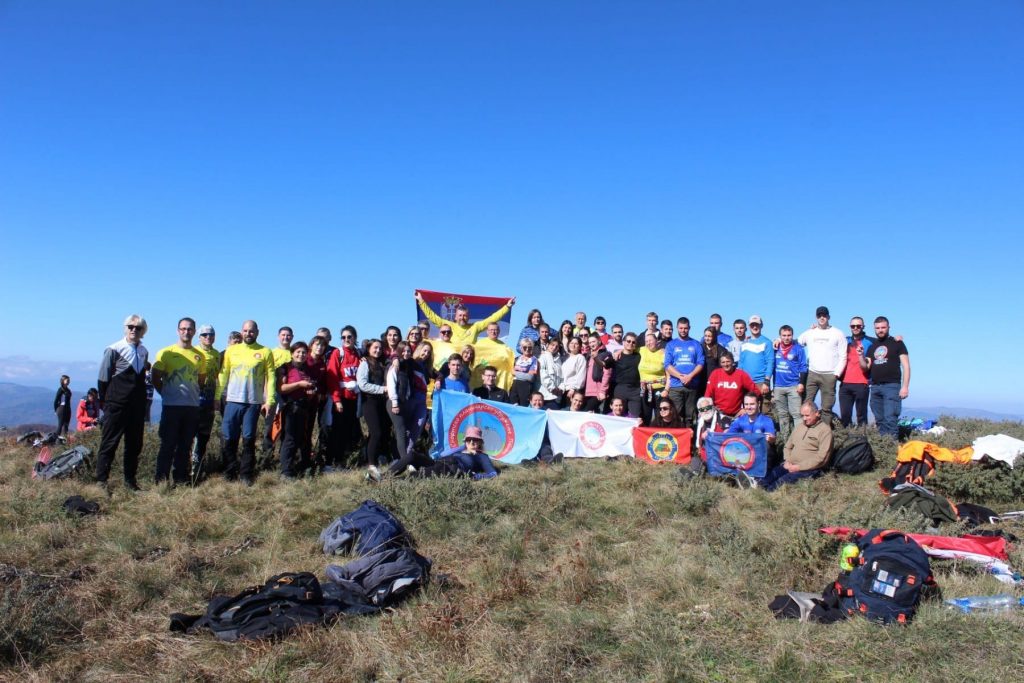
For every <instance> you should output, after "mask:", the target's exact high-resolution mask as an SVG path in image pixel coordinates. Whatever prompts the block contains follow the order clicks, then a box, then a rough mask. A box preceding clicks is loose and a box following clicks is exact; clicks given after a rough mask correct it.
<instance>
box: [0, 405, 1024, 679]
mask: <svg viewBox="0 0 1024 683" xmlns="http://www.w3.org/2000/svg"><path fill="white" fill-rule="evenodd" d="M943 424H945V425H946V426H948V427H949V428H950V432H949V433H948V434H947V435H946V436H944V437H942V438H941V439H940V440H939V441H940V442H941V443H942V444H943V445H949V446H954V447H959V446H963V445H967V444H969V443H970V442H971V441H972V440H973V439H974V438H975V437H976V436H980V435H983V434H990V433H999V432H1002V433H1006V434H1010V435H1012V436H1016V437H1018V438H1024V425H1021V424H1020V423H991V422H984V421H979V420H955V419H946V420H944V421H943ZM872 439H873V445H874V447H875V452H876V455H877V456H878V458H879V465H878V468H877V470H876V471H875V472H873V473H868V474H864V475H860V476H857V477H849V476H844V477H838V476H835V475H827V476H825V477H823V478H820V479H818V480H815V481H811V482H807V483H802V484H800V485H796V486H789V487H784V488H783V489H782V490H780V491H778V492H776V493H773V494H766V493H765V492H763V491H756V490H755V491H749V490H739V489H735V488H731V487H729V486H728V485H727V484H725V483H723V482H719V481H712V480H706V479H705V480H696V481H692V480H691V481H687V480H683V479H680V478H678V477H677V476H675V475H674V473H673V467H672V466H657V467H656V466H650V465H647V464H645V463H642V462H632V461H611V462H606V461H573V462H567V463H566V464H564V465H558V466H554V467H549V468H539V469H527V468H522V467H511V468H509V469H507V470H506V471H505V472H504V473H503V475H502V476H501V477H499V478H498V479H497V480H492V481H484V482H468V481H464V480H433V481H392V482H386V483H384V484H382V485H380V486H376V487H372V488H371V487H370V486H369V485H367V484H366V483H365V482H364V481H363V479H362V474H361V473H360V472H351V473H344V474H335V475H328V476H326V477H322V478H319V479H315V480H311V481H300V482H298V483H292V484H282V483H279V482H278V480H277V477H276V476H273V475H270V474H266V475H264V476H263V477H262V478H261V479H260V480H259V481H258V482H257V485H256V486H255V487H254V488H252V489H246V488H244V487H242V486H241V485H239V484H228V483H225V482H223V481H221V480H220V478H219V477H214V478H213V479H212V480H210V481H209V482H206V483H205V484H204V485H202V486H201V487H199V488H197V489H193V490H189V489H179V490H174V491H166V490H158V489H156V488H155V487H153V485H152V482H151V481H149V482H148V484H147V481H146V480H147V478H151V477H152V468H153V458H154V453H155V449H156V445H157V439H156V435H155V434H153V433H150V434H147V442H146V450H145V453H144V457H143V464H142V469H141V470H140V473H141V474H142V477H140V478H141V479H142V482H143V486H144V487H146V488H147V491H145V492H144V493H141V494H138V495H130V494H128V493H126V492H125V491H124V490H123V489H117V490H116V491H115V493H114V495H113V497H112V498H109V499H107V498H106V497H101V495H100V492H99V490H98V489H97V488H96V487H95V486H93V485H90V484H88V483H87V482H86V481H83V480H70V481H62V482H35V481H32V480H31V479H29V477H28V472H29V469H30V467H31V462H32V459H33V453H32V451H31V450H30V449H27V448H24V447H16V446H14V445H13V443H10V444H7V445H4V446H3V447H2V451H0V500H3V501H4V504H3V505H0V590H2V597H0V679H2V680H12V681H13V680H17V681H32V680H39V681H51V680H69V681H71V680H74V681H121V680H125V681H135V680H139V681H142V680H145V681H149V680H154V679H155V680H203V681H224V680H227V681H249V680H253V681H255V680H259V681H264V680H280V681H286V680H296V681H347V680H354V681H369V680H408V681H437V680H442V681H453V682H454V681H458V682H462V681H569V680H573V681H601V682H602V683H609V682H611V681H633V680H647V681H670V680H699V681H734V680H778V681H815V682H817V681H821V680H843V681H852V680H861V679H873V680H899V681H950V680H989V681H1008V680H1014V679H1017V678H1019V676H1020V672H1021V671H1022V670H1024V669H1022V667H1024V651H1022V649H1021V642H1022V641H1024V614H1022V613H1015V614H1012V615H1004V616H998V617H993V618H978V617H970V616H960V615H957V614H953V613H950V612H947V611H945V610H944V609H942V607H941V605H939V604H937V603H930V604H926V605H924V606H923V607H922V609H921V610H920V612H919V614H918V617H917V619H916V620H915V621H914V622H913V623H912V624H911V625H910V626H908V627H889V628H883V627H879V626H875V625H872V624H869V623H866V622H865V621H863V620H860V619H856V620H852V621H848V622H845V623H841V624H837V625H834V626H818V625H806V624H800V623H796V622H791V621H776V620H775V619H774V618H773V617H772V615H771V613H770V612H769V611H768V609H767V604H768V602H769V601H770V600H771V598H772V597H773V596H774V595H776V594H778V593H784V592H785V590H786V589H787V588H793V589H797V590H811V591H817V590H821V589H822V588H823V587H824V585H825V584H826V583H827V582H829V581H831V580H832V579H834V578H835V576H836V574H837V572H838V562H837V559H838V549H839V541H837V540H835V539H832V538H828V537H825V536H823V535H821V534H819V533H818V532H817V528H818V527H819V526H823V525H832V524H835V525H839V524H842V525H849V526H884V527H896V528H901V529H904V530H908V531H914V530H923V529H924V528H925V526H926V525H925V523H924V522H923V521H922V520H920V519H919V518H916V517H914V516H911V515H908V514H896V513H893V512H891V511H885V510H884V509H883V507H882V501H883V496H882V495H881V494H880V492H879V490H878V488H877V485H876V482H877V480H878V479H879V478H880V477H881V476H883V474H884V473H888V472H889V471H890V470H891V469H892V467H893V464H894V463H895V454H896V446H895V443H894V442H892V441H888V440H885V439H881V438H879V437H878V436H877V434H873V435H872ZM96 441H97V436H96V435H87V436H86V438H85V443H86V444H87V445H89V446H91V447H93V448H95V445H96ZM119 476H120V475H119V473H117V472H115V473H114V474H113V475H112V477H111V481H118V478H119ZM934 487H935V488H936V489H937V490H940V491H944V492H946V494H947V495H949V496H951V497H952V499H953V501H954V502H961V501H963V500H970V501H971V502H975V503H980V504H986V505H989V506H990V507H993V508H995V509H996V510H998V511H1005V510H1011V509H1013V510H1019V509H1024V467H1021V468H1019V469H1018V470H1015V471H1013V472H1012V473H1010V472H998V471H994V470H981V469H980V468H977V469H976V468H965V467H955V466H950V467H946V468H944V469H943V470H942V471H940V473H939V476H938V477H936V479H935V481H934ZM75 493H81V494H83V495H85V496H86V497H87V498H94V499H97V500H99V501H100V503H101V505H102V506H103V509H102V514H101V515H99V516H94V517H91V518H86V519H81V520H79V519H71V518H68V517H67V516H65V515H64V514H63V512H62V511H61V509H60V506H61V503H62V502H63V500H64V499H65V498H66V497H67V496H69V495H72V494H75ZM366 498H375V499H376V500H378V501H380V502H381V503H383V504H384V505H386V506H388V507H389V508H390V509H391V510H393V511H394V512H395V513H396V514H397V515H398V516H399V517H400V518H401V519H402V520H403V521H404V522H405V523H406V525H407V527H408V528H409V529H410V531H411V532H412V533H413V535H414V536H415V538H416V540H417V541H418V544H419V549H420V551H421V552H422V553H423V554H425V555H427V556H429V557H431V558H432V559H433V561H434V579H435V580H434V581H433V582H432V584H431V586H430V587H429V589H427V590H426V591H425V592H424V593H422V594H421V595H419V596H417V597H415V598H414V599H412V600H411V601H409V602H407V603H405V604H404V605H402V606H401V607H399V608H398V609H397V610H395V611H394V612H391V613H388V614H385V615H383V616H379V617H358V618H345V619H342V620H341V621H339V622H337V623H336V624H334V625H333V626H331V627H327V628H317V629H310V630H306V631H303V632H301V633H297V634H294V635H292V636H291V637H289V638H286V639H284V640H282V641H280V642H277V643H260V644H241V643H239V644H223V643H220V642H218V641H216V640H215V639H214V638H213V637H212V636H211V635H201V636H181V635H177V634H172V633H170V632H169V631H168V615H169V614H170V613H171V612H175V611H184V612H196V613H198V612H201V611H202V610H203V609H204V608H205V605H206V602H207V600H208V599H209V598H210V597H211V595H213V594H214V593H235V592H237V591H238V590H240V589H242V588H243V587H245V586H247V585H250V584H255V583H262V581H263V580H264V579H266V578H267V577H268V576H270V575H272V574H275V573H278V572H281V571H299V570H308V571H312V572H315V573H317V574H318V575H319V576H322V575H323V569H324V567H325V566H326V564H327V563H328V561H329V560H328V558H325V557H324V556H323V555H322V554H321V553H320V550H319V547H318V545H317V536H318V534H319V532H320V530H321V529H322V528H323V527H324V526H326V525H327V524H328V523H329V522H330V521H331V520H332V519H333V518H334V517H336V516H338V515H339V514H342V513H345V512H348V511H349V510H351V509H353V508H354V507H355V506H356V505H358V504H359V503H360V502H361V501H362V500H364V499H366ZM961 530H962V529H961V527H959V526H958V525H953V526H950V527H948V528H944V529H943V530H942V531H943V533H958V532H959V531H961ZM1013 531H1014V532H1015V533H1016V534H1017V535H1018V536H1021V537H1022V538H1024V525H1021V526H1018V527H1017V528H1016V529H1014V530H1013ZM339 561H343V560H339ZM1011 564H1012V565H1013V566H1014V568H1015V569H1017V570H1024V552H1022V551H1021V550H1020V549H1019V547H1016V548H1015V549H1014V551H1013V552H1012V554H1011ZM933 571H934V572H935V574H936V578H937V580H938V582H939V584H940V586H941V587H942V589H943V591H944V592H945V593H946V595H947V596H949V597H952V596H963V595H973V594H985V593H997V592H1002V591H1005V590H1007V588H1008V587H1006V586H1003V585H1002V584H999V583H998V582H996V581H995V579H993V578H991V577H989V576H986V575H984V574H982V573H981V572H980V571H979V570H978V569H976V568H975V567H974V566H972V565H968V564H963V563H954V562H949V561H935V562H933ZM1014 672H1017V673H1014Z"/></svg>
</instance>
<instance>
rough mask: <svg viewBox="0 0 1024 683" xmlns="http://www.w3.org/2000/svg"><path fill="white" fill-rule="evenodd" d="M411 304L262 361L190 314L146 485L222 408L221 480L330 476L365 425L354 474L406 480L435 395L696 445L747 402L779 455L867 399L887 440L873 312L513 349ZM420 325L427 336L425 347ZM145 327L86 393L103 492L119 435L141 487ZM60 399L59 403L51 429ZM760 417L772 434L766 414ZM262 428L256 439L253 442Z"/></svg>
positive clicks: (550, 337) (541, 335)
mask: <svg viewBox="0 0 1024 683" xmlns="http://www.w3.org/2000/svg"><path fill="white" fill-rule="evenodd" d="M416 299H417V305H418V306H419V309H420V311H421V312H422V314H423V315H422V317H421V319H420V320H419V322H418V323H417V324H416V325H413V326H411V327H409V328H408V329H407V330H406V333H405V334H404V335H403V334H402V331H401V329H400V328H398V327H396V326H389V327H388V328H387V330H385V332H384V333H383V334H381V335H380V337H379V338H370V339H367V340H365V341H363V342H362V343H359V340H358V335H357V332H356V329H355V328H354V327H353V326H351V325H346V326H345V327H343V328H342V329H341V334H340V337H341V339H340V341H341V345H340V346H339V347H334V346H332V345H331V342H332V335H331V332H330V330H329V329H328V328H326V327H322V328H319V329H318V330H317V331H316V334H315V335H313V336H312V338H311V339H310V340H309V342H305V341H295V340H294V333H293V330H292V329H291V328H290V327H287V326H285V327H281V328H280V329H279V330H278V338H277V341H278V345H277V346H276V347H275V348H268V347H266V346H263V345H262V344H260V343H258V337H259V332H260V331H259V327H258V325H257V323H256V322H255V321H253V320H248V321H246V322H245V323H244V324H243V325H242V329H241V332H232V333H231V337H230V338H229V345H228V346H227V348H226V349H225V350H224V351H223V352H220V351H218V350H217V349H216V348H214V342H215V340H216V333H215V330H214V328H213V326H211V325H203V326H201V327H199V328H198V330H197V326H196V322H195V321H194V320H193V319H192V318H189V317H185V318H182V319H181V320H179V322H178V327H177V336H178V340H177V342H176V343H175V344H172V345H170V346H167V347H165V348H163V349H161V350H160V351H159V352H158V353H157V355H156V358H155V360H154V361H153V363H152V385H153V386H154V388H155V389H156V391H157V392H159V393H160V395H161V398H162V401H163V411H162V414H161V418H160V427H159V436H160V440H161V444H160V449H159V453H158V456H157V464H156V480H157V481H158V482H162V481H171V482H173V483H175V484H184V483H188V482H189V481H192V480H194V475H195V474H196V465H197V464H198V463H202V462H203V459H204V456H205V452H206V449H207V444H208V442H209V439H210V436H211V433H212V427H213V424H214V416H215V414H216V413H217V412H218V411H220V412H222V414H223V419H222V436H223V444H222V460H223V471H224V476H225V477H226V478H228V479H239V480H241V481H242V482H244V483H246V484H249V485H251V484H252V482H253V480H254V478H255V476H256V474H257V471H256V470H257V462H256V455H257V441H258V440H259V439H260V438H261V437H262V446H263V448H262V450H263V451H264V452H265V453H272V452H273V449H274V444H275V442H280V472H281V476H282V478H284V479H291V478H294V477H297V476H301V475H303V474H304V473H307V472H312V471H322V472H329V471H331V470H332V469H334V468H339V467H343V466H345V465H346V464H347V458H348V457H349V454H350V453H351V452H352V451H355V450H357V449H358V447H359V445H360V444H361V443H363V441H364V440H363V430H362V427H361V423H360V418H362V420H363V422H364V423H365V426H366V433H367V437H366V439H365V448H364V449H363V451H362V455H361V461H362V464H363V465H364V466H366V467H367V468H368V470H369V472H370V474H371V475H372V477H373V478H375V479H376V478H379V477H380V474H381V472H380V469H381V468H384V467H387V469H388V470H389V471H390V472H391V473H392V474H401V473H403V472H414V471H415V470H416V469H417V468H418V467H425V466H429V465H430V463H429V462H428V461H429V458H428V457H426V456H425V455H424V454H423V453H422V452H421V451H420V450H418V449H417V448H416V446H415V445H416V443H417V441H418V440H419V439H420V437H421V435H422V434H423V432H424V431H425V430H427V429H428V414H429V410H430V407H431V401H432V396H433V393H434V392H435V391H438V390H441V389H447V390H454V391H465V392H472V393H473V394H474V395H476V396H479V397H481V398H485V399H489V400H493V401H501V402H508V403H515V404H518V405H521V406H530V407H534V408H538V409H548V410H558V409H565V410H577V411H579V410H583V411H589V412H601V413H606V412H607V413H610V414H614V415H621V416H626V417H633V418H636V419H637V420H638V421H639V422H640V423H642V424H644V425H653V426H685V427H697V429H696V430H695V431H696V432H697V433H698V435H699V434H700V432H701V429H700V425H701V424H702V422H703V421H705V419H706V413H707V412H709V411H710V410H713V411H714V412H715V413H716V414H717V415H720V416H722V417H724V418H729V420H735V419H736V418H741V417H742V416H743V415H744V414H746V415H747V421H748V422H751V421H752V420H753V419H754V418H753V416H752V414H751V413H749V412H748V410H747V409H748V408H749V406H748V405H747V403H748V400H749V399H753V404H752V405H753V407H754V408H755V409H756V414H757V416H759V418H760V419H761V420H762V422H760V423H759V424H763V421H764V420H766V421H767V423H768V424H771V425H772V427H773V429H772V434H773V435H774V426H775V424H774V423H777V424H778V431H779V433H780V436H781V443H783V444H786V443H788V437H789V435H790V434H791V433H792V432H793V430H794V428H796V427H798V426H800V425H805V426H806V424H807V420H808V416H807V415H804V414H803V413H804V412H806V410H805V408H807V406H808V405H809V406H810V407H811V408H813V412H814V416H815V422H814V423H815V424H817V423H818V422H821V423H824V424H826V425H829V426H831V422H832V417H833V413H832V410H833V407H834V405H835V402H836V400H837V397H838V400H839V403H840V416H839V417H840V421H841V422H842V424H843V425H844V426H848V425H850V424H853V423H854V422H853V420H854V417H853V412H854V410H856V424H860V425H865V424H867V406H868V403H869V401H870V405H871V410H872V412H873V413H874V415H875V420H876V423H877V424H878V428H879V431H881V432H882V433H885V434H891V435H893V436H895V435H896V431H897V429H896V421H897V420H898V417H899V414H900V402H901V401H902V399H904V398H906V397H907V395H908V391H909V382H910V362H909V355H908V352H907V349H906V346H905V345H904V344H903V342H902V341H901V340H900V339H898V338H897V339H894V338H892V337H891V336H890V335H889V322H888V320H887V319H886V318H884V317H882V316H879V317H877V318H876V319H875V321H874V331H875V334H876V336H875V337H868V336H867V335H865V333H864V321H863V319H862V318H860V317H854V318H853V319H852V320H851V323H850V335H844V334H843V333H842V332H840V331H839V330H838V329H836V328H834V327H832V326H831V325H830V315H829V311H828V309H827V308H825V307H824V306H822V307H819V308H818V309H817V311H816V316H815V317H816V323H815V325H814V326H813V327H812V328H811V329H808V330H805V331H803V332H801V333H799V334H797V333H796V332H795V331H794V330H793V328H792V327H791V326H789V325H783V326H781V328H780V329H779V334H778V337H777V338H775V339H769V338H767V337H766V336H765V335H763V334H762V332H763V327H764V325H763V321H762V319H761V318H760V316H757V315H753V316H750V318H749V319H748V320H742V319H738V320H736V321H735V322H734V323H733V332H734V335H728V334H726V333H724V332H722V330H721V327H722V317H721V316H720V315H719V314H713V315H712V316H711V317H710V319H709V323H708V326H707V327H706V328H705V329H704V330H703V333H702V334H701V336H700V338H699V339H695V338H692V337H691V336H690V328H691V324H690V321H689V319H687V318H685V317H680V318H678V319H677V320H676V321H675V326H674V328H675V329H674V330H673V323H672V321H671V320H662V319H659V316H658V315H657V314H655V313H653V312H652V313H649V314H648V315H647V320H646V327H645V329H644V330H643V331H642V332H640V333H634V332H626V331H625V330H624V328H623V326H622V325H620V324H613V325H612V326H611V327H610V329H609V328H608V327H607V323H606V321H605V319H604V318H603V317H601V316H598V317H597V318H595V320H594V327H593V329H591V328H590V327H588V325H587V316H586V314H585V313H584V312H582V311H581V312H578V313H577V314H576V316H575V321H574V322H573V321H570V320H564V321H563V322H562V323H561V324H560V325H559V326H558V328H557V329H554V328H552V327H551V326H550V325H549V324H548V323H546V322H545V321H544V318H543V316H542V315H541V312H540V311H539V310H537V309H534V310H531V311H530V313H529V314H528V315H527V316H526V325H525V326H524V327H523V328H522V330H521V331H520V333H519V335H518V337H517V338H516V342H515V344H514V348H515V349H517V350H518V353H516V352H515V351H513V346H512V345H509V344H506V343H505V342H504V341H503V340H502V339H500V338H499V336H500V327H499V324H498V321H499V320H500V319H502V318H503V317H505V316H506V315H507V314H508V313H509V311H510V309H511V308H512V306H514V304H515V299H514V298H513V299H510V300H509V301H508V302H507V303H506V305H505V306H503V307H501V308H500V309H498V310H497V311H495V312H494V313H493V314H492V315H491V316H489V317H487V318H486V319H483V320H477V321H470V319H469V311H468V309H467V308H466V307H464V306H457V307H456V308H455V309H454V312H453V320H446V319H444V318H442V317H441V316H439V315H438V314H437V313H436V312H434V311H433V310H431V309H430V307H429V306H428V305H427V304H426V302H425V301H423V299H422V297H421V296H420V295H419V293H417V294H416ZM431 323H433V325H434V326H435V327H436V329H437V335H438V336H437V337H436V338H434V339H431V338H429V333H430V330H431ZM147 329H148V326H147V324H146V321H145V320H144V319H142V318H141V317H140V316H137V315H132V316H129V317H128V318H127V319H126V320H125V323H124V337H123V338H122V339H120V340H118V341H117V342H115V343H114V344H111V345H110V346H109V347H108V348H107V349H106V351H105V353H104V357H103V361H102V363H101V367H100V373H99V381H98V386H97V390H96V391H97V399H98V400H97V403H98V404H99V405H101V406H102V408H103V419H102V428H103V433H102V440H101V445H100V449H99V454H98V461H97V470H96V478H97V480H98V481H99V482H100V483H101V484H106V483H107V479H108V476H109V472H110V464H111V462H112V459H113V456H114V453H115V451H116V449H117V447H118V444H119V443H120V441H121V440H122V438H123V440H124V443H125V452H124V465H125V466H124V476H125V485H126V486H127V488H129V489H131V490H137V489H138V483H137V480H136V474H137V466H138V455H139V452H140V450H141V446H142V434H143V427H144V421H145V413H146V412H147V409H146V368H147V366H148V363H149V352H148V350H147V349H146V348H145V346H144V345H143V344H142V338H143V336H144V335H145V334H146V332H147ZM197 331H198V335H199V343H198V344H195V345H194V344H193V339H194V337H195V335H196V333H197ZM673 332H675V335H674V334H673ZM481 333H483V334H484V336H482V337H481V336H480V335H481ZM510 338H511V337H510ZM63 389H66V386H63V385H62V390H63ZM819 394H820V401H821V416H820V418H819V416H818V408H817V406H816V404H815V398H816V397H817V396H818V395H819ZM61 396H62V393H61V391H58V395H57V400H56V401H55V410H56V411H57V412H58V417H60V416H61V412H60V410H61V409H62V408H63V406H64V404H61V403H60V401H61ZM772 408H774V417H775V420H774V422H773V420H772V419H771V417H769V416H768V415H766V414H762V413H768V412H770V411H771V409H772ZM261 417H263V418H264V425H265V426H264V430H263V433H262V434H258V433H257V430H258V425H259V420H260V418H261ZM736 421H737V422H738V423H742V420H736ZM751 424H752V422H751ZM757 431H764V429H760V430H757ZM315 434H317V435H318V436H319V438H317V439H316V444H317V446H316V451H317V453H318V454H319V456H320V457H319V461H315V459H314V435H315ZM698 439H699V436H698ZM696 445H698V446H699V443H698V444H696ZM780 476H781V475H780Z"/></svg>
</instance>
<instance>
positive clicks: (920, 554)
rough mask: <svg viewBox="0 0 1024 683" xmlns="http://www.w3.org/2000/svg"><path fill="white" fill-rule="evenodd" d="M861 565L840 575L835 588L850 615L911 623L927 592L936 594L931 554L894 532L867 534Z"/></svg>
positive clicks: (901, 534) (878, 530)
mask: <svg viewBox="0 0 1024 683" xmlns="http://www.w3.org/2000/svg"><path fill="white" fill-rule="evenodd" d="M857 546H858V548H860V557H859V560H858V562H859V564H858V565H857V566H855V567H854V568H853V571H852V572H850V573H849V574H847V575H844V576H840V577H839V579H838V580H837V581H836V584H835V589H836V593H837V594H838V596H839V604H840V606H841V607H842V608H843V609H844V610H846V613H847V614H861V615H862V616H865V617H867V618H868V619H870V620H872V621H879V622H882V623H884V624H891V623H893V622H896V623H900V624H905V623H907V622H909V621H910V620H911V619H912V618H913V617H914V613H915V612H917V605H918V603H920V602H921V597H922V596H924V595H925V594H926V591H929V592H934V591H936V588H937V587H936V584H935V579H934V578H933V577H932V571H931V564H930V563H929V562H928V555H927V554H926V553H925V552H924V550H922V549H921V546H919V545H918V544H917V541H915V540H914V539H912V538H910V537H909V536H907V535H906V534H904V533H902V532H899V531H894V530H892V529H872V530H871V531H869V532H868V533H866V534H864V536H862V537H861V539H860V540H859V541H857Z"/></svg>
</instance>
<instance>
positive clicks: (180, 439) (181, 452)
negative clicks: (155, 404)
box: [156, 406, 199, 484]
mask: <svg viewBox="0 0 1024 683" xmlns="http://www.w3.org/2000/svg"><path fill="white" fill-rule="evenodd" d="M197 429H199V407H198V406H195V407H193V406H164V407H163V410H161V411H160V450H159V451H158V452H157V455H156V480H157V482H161V481H164V480H165V479H167V477H168V476H171V474H172V471H171V470H172V466H173V477H174V483H175V484H184V483H186V482H188V480H189V470H190V469H191V461H190V459H189V456H190V455H191V454H192V440H193V439H194V438H196V430H197Z"/></svg>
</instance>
